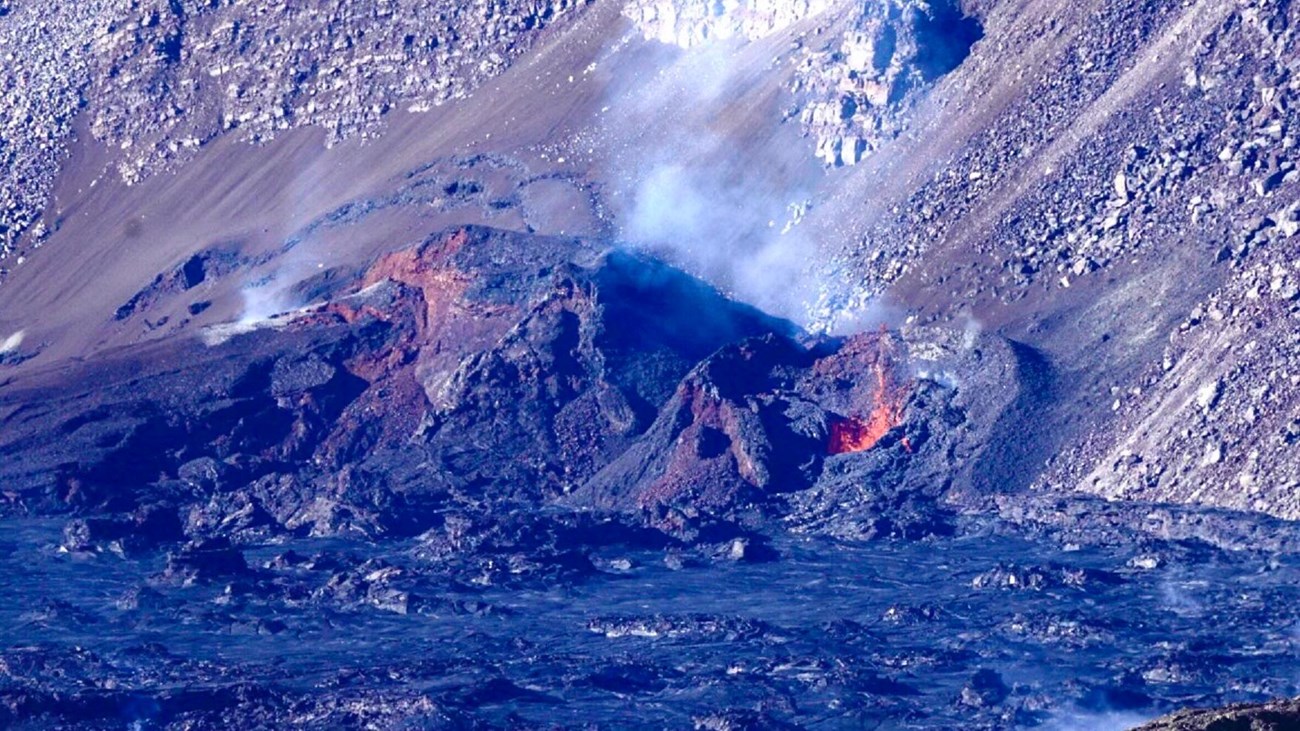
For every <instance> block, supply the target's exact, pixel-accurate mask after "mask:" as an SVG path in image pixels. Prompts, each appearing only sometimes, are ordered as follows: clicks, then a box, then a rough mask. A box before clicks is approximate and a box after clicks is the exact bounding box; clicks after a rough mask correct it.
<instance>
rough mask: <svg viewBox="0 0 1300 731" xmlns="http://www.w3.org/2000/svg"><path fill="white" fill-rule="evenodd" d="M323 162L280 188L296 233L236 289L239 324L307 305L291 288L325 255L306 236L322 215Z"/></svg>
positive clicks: (319, 159)
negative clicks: (240, 303)
mask: <svg viewBox="0 0 1300 731" xmlns="http://www.w3.org/2000/svg"><path fill="white" fill-rule="evenodd" d="M326 159H327V158H326V156H325V154H324V151H322V152H321V154H319V155H317V157H316V159H315V160H314V161H313V162H312V164H310V165H308V166H307V167H306V168H304V169H303V170H301V171H299V172H298V174H296V175H295V176H294V177H293V178H292V179H291V180H290V181H289V182H288V184H287V185H286V186H285V187H284V194H285V196H286V199H287V200H286V205H285V210H288V211H290V215H291V218H290V224H291V225H294V226H296V227H298V233H295V234H294V235H293V236H292V237H291V238H290V239H289V240H288V241H286V242H285V243H284V244H283V245H282V247H281V251H280V253H279V254H278V255H277V256H276V257H275V258H273V259H271V260H270V262H269V265H268V266H267V267H261V268H256V269H253V270H251V271H250V272H249V274H248V275H247V276H249V277H250V281H248V282H247V283H245V284H244V286H243V287H241V288H240V295H241V296H242V297H243V299H244V306H243V309H242V311H241V313H240V317H239V320H238V322H239V324H241V325H255V324H257V323H260V322H264V321H266V320H267V319H269V318H271V317H272V316H274V315H278V314H281V313H284V312H288V311H290V310H294V309H297V308H299V307H302V306H303V305H306V304H308V303H306V302H302V301H299V299H298V297H297V296H296V295H295V293H294V285H296V284H298V283H299V282H300V281H302V280H303V279H306V278H307V277H310V276H312V275H313V274H315V273H316V272H317V271H319V270H320V269H321V268H323V267H324V263H323V262H322V258H323V257H324V256H325V252H322V251H319V250H318V247H316V246H314V245H313V241H312V238H311V236H310V233H309V232H310V231H312V230H314V229H315V226H313V225H312V223H311V221H312V219H313V218H314V217H316V216H319V215H320V214H321V213H322V212H323V211H322V210H321V209H322V207H323V206H322V204H321V201H320V197H321V196H320V193H319V184H320V181H321V180H323V179H325V178H326V176H328V175H330V174H331V170H330V169H329V165H327V163H326V162H325V160H326Z"/></svg>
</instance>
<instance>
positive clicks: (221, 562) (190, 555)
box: [161, 537, 252, 584]
mask: <svg viewBox="0 0 1300 731" xmlns="http://www.w3.org/2000/svg"><path fill="white" fill-rule="evenodd" d="M251 574H252V571H251V569H249V567H248V562H247V561H246V560H245V559H244V554H243V553H241V552H240V551H239V550H238V549H236V548H235V547H234V546H232V545H231V543H230V540H229V539H228V538H224V537H222V538H206V539H200V540H196V541H191V542H189V543H187V544H185V545H184V546H182V547H181V548H180V550H178V551H175V552H172V553H169V554H168V555H167V568H166V570H164V571H163V573H162V576H161V578H162V579H163V580H164V581H169V582H182V583H185V584H191V583H195V582H212V581H220V580H227V579H231V578H238V577H244V576H250V575H251Z"/></svg>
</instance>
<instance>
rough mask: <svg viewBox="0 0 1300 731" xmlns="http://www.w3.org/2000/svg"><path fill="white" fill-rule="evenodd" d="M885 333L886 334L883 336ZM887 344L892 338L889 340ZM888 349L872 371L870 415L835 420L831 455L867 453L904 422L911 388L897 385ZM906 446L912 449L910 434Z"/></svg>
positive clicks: (873, 366) (904, 438) (880, 354)
mask: <svg viewBox="0 0 1300 731" xmlns="http://www.w3.org/2000/svg"><path fill="white" fill-rule="evenodd" d="M883 337H884V334H883V333H882V339H883ZM885 342H886V343H887V342H888V341H885ZM889 361H890V359H889V358H888V352H887V351H882V352H880V353H878V354H877V357H876V359H875V362H874V363H873V364H872V370H873V371H874V373H875V376H876V388H875V392H874V393H873V394H872V403H871V406H870V409H864V411H868V412H869V413H867V415H866V416H862V417H858V416H849V417H845V418H842V419H839V420H837V421H834V422H832V423H831V433H830V443H829V445H828V450H829V452H830V453H831V454H844V453H846V452H863V451H866V450H868V449H871V448H872V447H874V446H876V444H877V443H878V442H879V441H880V440H881V439H882V438H883V437H884V436H885V435H886V434H888V433H889V431H890V430H891V429H893V428H894V427H896V426H900V425H902V423H903V404H904V402H905V401H906V400H907V390H908V389H907V388H906V387H905V386H904V387H899V386H895V385H894V384H893V383H891V382H890V381H891V379H890V377H889V371H888V368H889ZM902 445H903V448H904V449H906V450H907V451H908V452H911V451H912V446H911V444H909V443H908V441H907V437H903V439H902Z"/></svg>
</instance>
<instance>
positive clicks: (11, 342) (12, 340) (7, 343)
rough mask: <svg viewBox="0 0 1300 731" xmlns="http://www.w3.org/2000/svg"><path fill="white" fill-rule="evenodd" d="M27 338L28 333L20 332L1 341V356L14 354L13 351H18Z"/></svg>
mask: <svg viewBox="0 0 1300 731" xmlns="http://www.w3.org/2000/svg"><path fill="white" fill-rule="evenodd" d="M26 336H27V331H25V330H19V331H18V332H16V333H14V334H13V335H10V336H9V337H7V338H5V339H4V340H3V341H0V355H3V354H5V353H12V352H13V351H15V350H18V348H19V346H21V345H22V344H23V338H25V337H26Z"/></svg>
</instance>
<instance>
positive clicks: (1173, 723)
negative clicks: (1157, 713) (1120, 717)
mask: <svg viewBox="0 0 1300 731" xmlns="http://www.w3.org/2000/svg"><path fill="white" fill-rule="evenodd" d="M1294 729H1300V699H1294V700H1279V701H1273V702H1271V703H1262V704H1257V705H1250V704H1239V705H1233V706H1228V707H1226V708H1216V709H1212V710H1187V711H1179V712H1178V713H1175V714H1173V715H1170V716H1166V717H1164V718H1161V719H1158V720H1155V721H1152V722H1151V723H1148V724H1145V725H1143V726H1141V727H1140V728H1137V729H1134V731H1293V730H1294Z"/></svg>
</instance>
